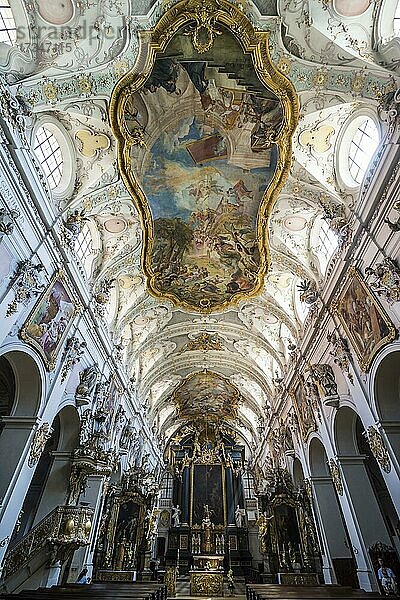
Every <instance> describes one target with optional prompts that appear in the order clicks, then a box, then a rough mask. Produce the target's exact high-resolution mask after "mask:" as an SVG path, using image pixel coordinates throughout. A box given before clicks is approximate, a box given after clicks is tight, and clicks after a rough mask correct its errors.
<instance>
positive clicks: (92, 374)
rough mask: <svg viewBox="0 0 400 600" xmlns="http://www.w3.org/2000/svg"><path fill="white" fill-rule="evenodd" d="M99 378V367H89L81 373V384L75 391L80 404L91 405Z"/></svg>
mask: <svg viewBox="0 0 400 600" xmlns="http://www.w3.org/2000/svg"><path fill="white" fill-rule="evenodd" d="M98 376H99V370H98V367H97V365H92V366H91V367H87V368H86V369H84V370H83V371H81V372H80V373H79V384H78V387H77V388H76V391H75V398H76V399H77V400H78V403H79V404H81V405H82V404H89V402H90V400H91V398H92V395H93V392H94V388H95V387H96V383H97V378H98Z"/></svg>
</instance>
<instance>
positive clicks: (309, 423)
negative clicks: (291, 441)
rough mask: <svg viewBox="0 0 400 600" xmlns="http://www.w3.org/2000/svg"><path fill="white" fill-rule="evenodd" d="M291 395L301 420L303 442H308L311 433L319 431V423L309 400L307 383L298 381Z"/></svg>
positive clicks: (301, 380) (300, 379)
mask: <svg viewBox="0 0 400 600" xmlns="http://www.w3.org/2000/svg"><path fill="white" fill-rule="evenodd" d="M290 395H291V396H292V401H293V405H294V408H295V410H296V414H297V418H298V420H299V426H300V431H301V435H302V438H303V441H304V442H306V441H307V438H308V436H309V435H310V433H312V432H313V431H317V422H316V420H315V416H314V410H313V407H312V405H311V402H310V401H309V399H308V398H307V393H306V388H305V383H304V380H303V379H302V378H299V379H298V382H297V384H296V385H295V387H294V388H293V389H292V390H291V392H290Z"/></svg>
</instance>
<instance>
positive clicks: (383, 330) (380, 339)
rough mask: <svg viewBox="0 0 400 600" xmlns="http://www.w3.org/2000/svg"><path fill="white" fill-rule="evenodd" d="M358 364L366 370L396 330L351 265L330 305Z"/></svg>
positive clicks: (393, 337)
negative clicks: (341, 286) (334, 300)
mask: <svg viewBox="0 0 400 600" xmlns="http://www.w3.org/2000/svg"><path fill="white" fill-rule="evenodd" d="M332 308H333V309H334V311H335V312H336V313H337V315H338V317H339V320H340V322H341V324H342V326H343V329H344V330H345V332H346V334H347V336H348V338H349V340H350V343H351V346H352V348H353V349H354V351H355V353H356V355H357V359H358V362H359V365H360V367H361V369H362V370H363V371H367V370H368V369H369V367H370V365H371V362H372V360H373V358H374V356H375V355H376V353H377V352H378V351H379V350H380V349H381V348H382V347H383V346H385V345H386V344H388V343H389V342H391V341H393V340H394V339H395V337H396V329H395V327H394V325H393V323H392V322H391V320H390V319H389V317H388V316H387V314H386V313H385V311H384V310H383V308H382V306H381V305H380V303H379V302H378V300H377V298H376V297H375V296H374V294H373V293H372V292H371V291H370V289H369V288H368V286H367V285H366V283H365V281H364V280H363V278H362V277H361V275H360V273H359V272H358V271H357V270H356V269H355V268H354V267H351V268H350V270H349V274H348V277H347V280H346V283H345V285H344V288H343V290H342V292H341V294H340V297H339V299H338V300H337V301H336V302H334V303H333V304H332Z"/></svg>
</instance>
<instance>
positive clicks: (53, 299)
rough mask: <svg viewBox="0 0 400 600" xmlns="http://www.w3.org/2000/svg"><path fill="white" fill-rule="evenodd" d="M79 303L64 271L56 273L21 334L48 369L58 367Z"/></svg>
mask: <svg viewBox="0 0 400 600" xmlns="http://www.w3.org/2000/svg"><path fill="white" fill-rule="evenodd" d="M76 312H77V306H76V304H75V302H74V300H73V299H72V296H71V293H70V291H69V290H68V287H67V284H66V282H65V279H64V277H63V274H62V273H57V274H56V276H55V277H54V278H53V280H52V282H51V283H50V286H49V287H48V289H47V290H46V291H45V292H44V293H43V294H42V295H41V297H40V298H39V300H38V301H37V303H36V305H35V307H34V309H33V310H32V312H31V314H30V315H29V317H28V319H27V321H26V322H25V324H24V326H23V327H22V329H21V333H20V336H21V338H22V339H23V340H24V342H26V343H28V344H30V345H31V346H33V347H34V348H35V349H36V350H37V351H38V352H39V354H40V355H41V356H42V358H43V360H44V363H45V365H46V368H47V369H48V370H49V371H51V370H52V369H54V367H55V363H56V360H57V356H58V354H59V351H60V349H61V347H62V345H63V342H64V340H65V337H66V335H67V333H68V330H69V328H70V326H71V324H72V322H73V320H74V318H75V315H76Z"/></svg>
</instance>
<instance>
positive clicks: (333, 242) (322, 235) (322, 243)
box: [318, 221, 338, 263]
mask: <svg viewBox="0 0 400 600" xmlns="http://www.w3.org/2000/svg"><path fill="white" fill-rule="evenodd" d="M337 247H338V239H337V236H336V235H335V233H334V232H333V231H332V229H331V228H330V227H329V225H328V223H327V222H326V221H322V223H321V230H320V232H319V249H318V254H320V255H322V256H323V258H324V262H326V263H327V262H328V261H329V259H330V258H331V256H332V255H333V253H334V252H335V250H336V249H337Z"/></svg>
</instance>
